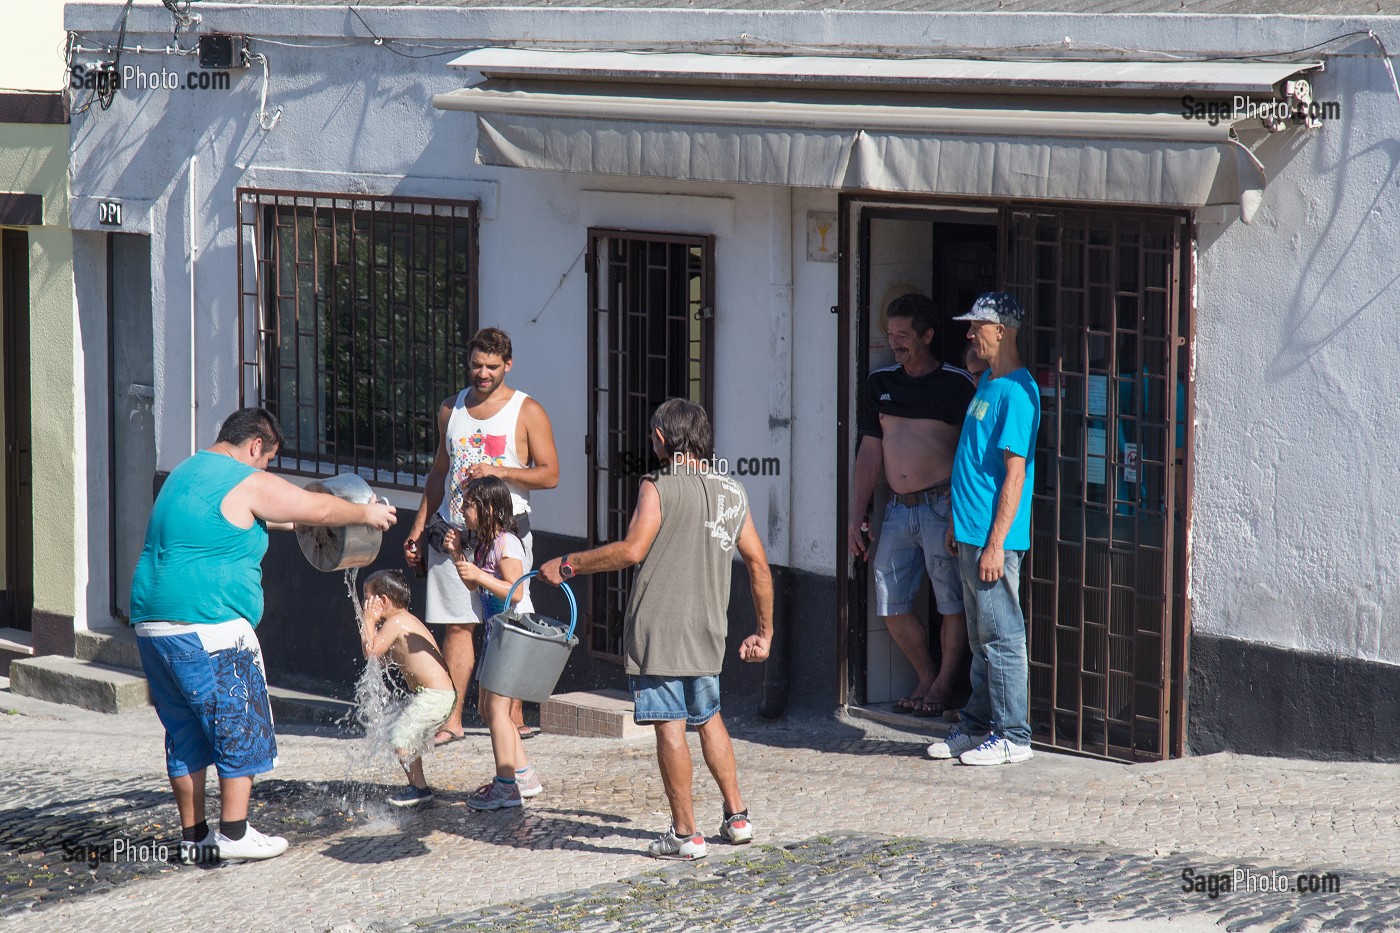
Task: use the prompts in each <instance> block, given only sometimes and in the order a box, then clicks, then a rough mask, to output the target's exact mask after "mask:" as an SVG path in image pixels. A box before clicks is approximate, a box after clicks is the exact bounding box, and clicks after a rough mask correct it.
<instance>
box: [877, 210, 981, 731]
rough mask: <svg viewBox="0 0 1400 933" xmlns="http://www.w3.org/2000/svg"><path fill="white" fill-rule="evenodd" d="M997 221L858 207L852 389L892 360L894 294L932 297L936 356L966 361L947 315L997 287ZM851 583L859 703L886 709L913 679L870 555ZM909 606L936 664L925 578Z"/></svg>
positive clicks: (938, 655)
mask: <svg viewBox="0 0 1400 933" xmlns="http://www.w3.org/2000/svg"><path fill="white" fill-rule="evenodd" d="M997 219H998V215H997V212H996V211H982V212H961V211H960V212H951V211H938V210H915V209H909V208H907V207H889V208H880V207H871V208H869V209H867V210H864V211H862V212H861V215H860V222H859V253H860V269H859V272H858V282H859V289H858V294H859V297H858V300H857V308H858V311H857V317H858V324H857V329H858V332H859V334H860V339H859V342H858V344H857V346H858V349H857V352H856V364H857V366H856V368H857V380H858V381H857V392H860V391H862V390H863V387H864V386H865V384H866V380H867V378H868V376H869V374H870V372H871V371H873V370H876V369H879V368H881V367H884V366H888V365H890V364H891V363H892V361H893V358H892V356H891V354H890V350H889V348H888V346H887V345H886V338H885V324H886V319H885V314H884V311H885V308H886V307H887V306H888V305H889V303H890V302H891V301H892V300H894V299H895V298H897V297H899V296H900V295H903V294H906V293H909V292H917V293H919V294H921V295H924V296H926V297H929V298H932V299H933V301H934V303H935V305H936V307H937V308H938V311H939V318H938V320H937V322H936V324H935V326H934V337H933V345H932V349H933V353H934V356H935V357H937V358H938V359H939V360H940V361H945V362H947V363H949V364H951V365H953V366H958V367H962V366H964V351H965V349H966V347H967V337H966V331H967V328H966V326H965V325H961V324H958V323H957V322H954V321H952V320H951V318H953V317H954V316H956V315H958V314H962V313H964V312H965V311H966V310H967V308H969V307H971V305H972V302H973V300H974V299H975V298H976V297H977V296H978V295H979V294H981V293H982V292H984V291H988V290H990V289H992V288H994V287H995V284H996V274H997ZM888 492H889V490H888V487H886V486H885V485H884V484H883V483H881V484H880V486H879V487H878V488H877V490H876V494H875V502H874V504H873V506H872V509H871V513H870V514H871V519H870V521H871V534H872V536H873V537H875V538H876V539H877V540H878V538H879V536H880V532H881V529H880V520H881V516H883V515H884V512H885V504H886V500H887V497H888ZM857 589H858V592H859V600H860V603H861V609H860V614H859V619H860V638H859V642H860V645H859V651H860V652H861V653H863V655H864V658H865V672H864V678H863V683H862V684H861V687H862V688H863V691H862V692H863V695H864V702H865V704H868V705H870V706H872V707H878V706H885V707H888V705H889V704H892V703H893V702H894V701H895V700H896V698H899V697H904V696H908V695H909V694H910V693H911V691H913V690H914V688H915V686H916V685H917V680H918V677H917V676H916V675H915V673H914V669H913V667H912V666H910V664H909V662H908V661H907V660H906V659H905V657H904V655H903V653H902V652H901V651H900V650H899V648H898V647H897V646H896V645H895V644H894V642H893V639H892V637H891V635H890V633H889V632H888V631H887V630H886V627H885V623H884V621H883V620H882V619H881V618H880V617H879V616H878V615H876V613H875V600H874V592H875V578H874V570H873V569H872V563H871V562H870V561H866V562H864V563H863V564H862V565H861V566H860V567H859V569H858V571H857ZM914 612H915V614H916V615H918V616H919V618H920V621H921V622H922V623H923V625H924V627H925V631H926V632H927V633H928V634H929V637H928V648H929V653H930V655H931V656H932V658H933V663H934V666H935V670H936V669H937V667H938V665H940V664H941V663H942V652H941V649H940V645H939V641H940V639H939V631H940V626H941V621H942V616H940V615H939V614H938V612H937V608H936V607H935V605H934V600H933V594H932V592H931V590H930V587H929V584H928V581H927V580H925V581H924V583H923V586H922V588H921V590H920V592H919V595H918V596H917V597H916V598H915V605H914ZM966 689H967V682H966V670H965V669H964V671H963V674H962V676H961V677H960V679H959V683H958V685H957V686H956V687H955V688H954V690H955V693H957V694H961V693H963V692H965V690H966Z"/></svg>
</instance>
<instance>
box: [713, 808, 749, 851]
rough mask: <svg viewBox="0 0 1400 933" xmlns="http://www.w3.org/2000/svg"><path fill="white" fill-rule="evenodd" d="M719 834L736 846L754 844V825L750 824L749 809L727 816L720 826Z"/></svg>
mask: <svg viewBox="0 0 1400 933" xmlns="http://www.w3.org/2000/svg"><path fill="white" fill-rule="evenodd" d="M719 834H720V835H721V836H722V837H724V838H725V839H728V840H729V841H730V842H732V843H734V844H735V845H743V844H744V843H746V842H753V824H752V823H750V822H749V811H748V808H745V809H743V810H740V811H739V812H738V813H736V814H734V815H733V816H726V817H725V818H724V822H723V823H720V824H719Z"/></svg>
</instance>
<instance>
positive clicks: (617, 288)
mask: <svg viewBox="0 0 1400 933" xmlns="http://www.w3.org/2000/svg"><path fill="white" fill-rule="evenodd" d="M713 269H714V238H713V237H708V236H684V235H676V234H662V233H639V232H634V231H625V230H601V229H592V230H589V231H588V280H589V284H588V293H589V301H590V307H589V316H588V352H589V356H588V435H587V442H586V443H587V455H588V458H589V464H590V469H589V487H588V545H589V547H593V546H596V545H598V544H601V543H603V542H605V541H620V540H621V539H623V538H625V537H626V536H627V526H628V524H629V522H630V520H631V518H632V511H633V510H634V509H635V508H636V505H637V490H638V484H639V483H640V481H641V477H642V476H643V475H644V474H646V473H648V472H650V471H652V470H653V469H655V468H656V467H657V466H659V464H658V463H656V461H655V459H654V457H653V454H652V449H651V443H650V441H649V437H650V433H651V432H650V430H649V426H650V423H651V413H652V412H653V411H654V410H655V409H656V407H657V406H658V405H660V404H661V403H662V402H664V401H665V400H666V399H668V398H673V397H675V398H686V399H690V400H691V401H693V402H698V403H700V404H701V405H704V406H705V410H706V411H707V412H708V413H709V414H710V416H711V418H713V416H714V406H713V404H712V403H713V396H712V392H711V385H712V382H713V380H712V378H711V376H712V372H713V361H712V358H711V351H710V347H711V342H712V339H713V333H714V314H713V308H714V275H713ZM630 581H631V571H630V570H628V571H617V572H614V573H605V574H604V573H598V574H593V575H591V576H590V577H589V578H588V584H589V588H590V595H589V598H588V618H587V628H586V631H587V636H586V639H585V640H586V643H587V646H588V650H589V653H591V654H595V655H599V656H602V657H607V658H613V659H620V658H621V657H622V618H623V614H624V612H625V611H626V608H627V597H628V592H629V584H630Z"/></svg>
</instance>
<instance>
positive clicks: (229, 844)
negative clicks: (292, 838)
mask: <svg viewBox="0 0 1400 933" xmlns="http://www.w3.org/2000/svg"><path fill="white" fill-rule="evenodd" d="M215 838H216V839H218V843H219V858H221V859H223V860H225V861H242V862H252V861H256V860H258V859H265V858H276V857H277V856H279V855H281V854H282V853H283V852H286V851H287V840H285V839H283V838H282V837H281V836H264V835H263V834H262V833H260V832H258V831H257V830H256V829H254V828H253V827H251V826H249V827H248V830H247V832H245V833H244V834H243V838H242V839H230V838H229V837H227V836H225V835H224V834H223V833H216V834H215Z"/></svg>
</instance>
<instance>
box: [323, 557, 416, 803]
mask: <svg viewBox="0 0 1400 933" xmlns="http://www.w3.org/2000/svg"><path fill="white" fill-rule="evenodd" d="M359 572H360V571H359V568H358V567H351V568H350V569H348V570H346V571H345V589H346V592H348V593H349V595H350V603H351V605H353V606H354V607H355V641H356V642H357V643H358V642H359V640H360V633H361V632H362V631H363V630H364V613H363V612H362V611H361V608H360V598H359V593H358V591H357V590H356V581H357V579H358V577H359ZM393 667H394V663H393V661H392V660H390V659H389V658H388V657H387V656H385V657H379V658H368V659H367V660H366V661H365V667H364V670H363V671H361V672H360V677H359V679H358V680H357V681H356V682H355V709H354V710H353V712H352V713H351V714H350V715H349V717H347V718H349V719H351V721H352V722H353V724H354V725H357V726H359V727H360V728H361V729H362V730H363V737H362V738H361V740H360V741H358V742H355V743H352V745H351V747H350V750H349V751H348V753H347V755H346V763H345V768H346V786H347V787H349V788H351V790H347V792H346V795H345V798H344V799H343V800H342V801H341V806H342V807H344V808H346V809H356V810H358V809H362V808H363V807H364V803H365V797H366V794H367V792H368V790H369V788H368V786H367V785H366V782H364V781H357V780H355V779H354V778H353V777H352V772H353V770H354V768H355V766H356V765H357V764H368V765H370V766H371V767H374V768H375V769H376V772H378V771H379V769H380V768H381V767H382V766H383V765H388V764H389V763H390V762H392V761H394V760H395V755H394V744H393V742H391V741H390V739H389V730H390V727H391V726H392V725H393V722H394V720H395V719H397V718H398V715H399V714H400V713H401V712H402V711H403V708H404V707H405V706H406V705H407V704H408V700H407V698H405V697H401V696H395V690H394V689H393V687H392V686H391V685H390V682H389V677H388V675H389V672H390V671H391V670H392V669H393ZM349 724H350V723H346V725H349ZM430 738H431V737H429V739H430ZM426 741H427V740H425V743H424V744H426ZM419 751H422V749H420V750H419Z"/></svg>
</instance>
